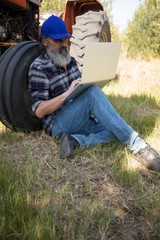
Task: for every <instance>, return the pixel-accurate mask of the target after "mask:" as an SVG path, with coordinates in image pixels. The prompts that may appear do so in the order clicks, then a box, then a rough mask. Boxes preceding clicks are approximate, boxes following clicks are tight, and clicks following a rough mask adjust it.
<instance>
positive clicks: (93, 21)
mask: <svg viewBox="0 0 160 240" xmlns="http://www.w3.org/2000/svg"><path fill="white" fill-rule="evenodd" d="M72 35H73V36H74V38H71V40H70V41H71V47H70V51H71V55H72V56H73V57H75V59H76V61H77V63H78V66H79V69H80V71H82V68H83V57H84V52H85V44H86V43H87V42H111V32H110V25H109V21H108V18H107V16H106V14H105V12H103V11H97V12H96V11H88V12H86V13H85V14H83V15H80V16H77V17H76V23H75V25H73V26H72Z"/></svg>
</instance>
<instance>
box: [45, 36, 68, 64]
mask: <svg viewBox="0 0 160 240" xmlns="http://www.w3.org/2000/svg"><path fill="white" fill-rule="evenodd" d="M46 50H47V53H48V55H49V56H50V58H51V60H52V61H53V62H54V63H55V64H56V65H58V66H60V67H64V66H66V65H67V64H69V63H70V61H71V56H70V53H69V38H64V39H60V40H55V39H52V38H48V41H47V46H46Z"/></svg>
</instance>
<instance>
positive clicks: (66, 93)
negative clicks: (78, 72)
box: [64, 78, 81, 97]
mask: <svg viewBox="0 0 160 240" xmlns="http://www.w3.org/2000/svg"><path fill="white" fill-rule="evenodd" d="M80 82H81V79H80V78H79V79H76V80H74V81H73V82H72V83H71V85H70V87H69V88H68V90H67V91H66V92H65V93H64V94H65V95H66V97H68V95H69V94H70V93H71V92H72V91H73V89H74V88H75V87H76V86H77V85H78V84H79V83H80Z"/></svg>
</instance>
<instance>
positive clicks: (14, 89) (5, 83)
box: [0, 0, 111, 132]
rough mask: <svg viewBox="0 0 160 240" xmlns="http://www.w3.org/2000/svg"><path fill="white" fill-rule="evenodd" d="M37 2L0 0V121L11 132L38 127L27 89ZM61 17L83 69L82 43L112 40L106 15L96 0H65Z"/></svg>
mask: <svg viewBox="0 0 160 240" xmlns="http://www.w3.org/2000/svg"><path fill="white" fill-rule="evenodd" d="M53 2H54V1H53ZM53 4H54V3H53ZM40 5H41V1H40V0H1V1H0V121H1V122H2V123H3V124H4V125H5V126H6V127H7V128H10V129H12V130H14V131H25V132H29V131H36V130H40V129H41V120H40V119H38V118H37V117H36V116H35V115H34V114H33V112H32V110H31V105H32V102H31V97H30V93H29V89H28V70H29V66H30V64H31V63H32V61H33V60H34V59H35V58H36V57H37V56H38V55H39V54H40V48H39V45H40V43H39V32H40V24H39V11H40ZM53 14H54V13H53ZM60 17H61V18H62V19H63V20H64V21H65V23H66V25H67V29H68V31H69V33H71V34H72V35H73V36H74V38H71V41H70V51H71V55H73V56H74V57H75V58H76V61H77V63H78V65H79V68H80V70H81V71H82V68H83V56H84V49H85V43H86V42H88V41H90V42H91V41H92V42H93V41H94V42H95V41H98V42H101V41H105V42H110V41H111V33H110V26H109V21H108V17H107V16H106V14H105V12H104V9H103V5H102V4H101V3H100V1H98V0H97V1H96V0H68V1H66V4H65V9H64V11H63V13H61V14H60Z"/></svg>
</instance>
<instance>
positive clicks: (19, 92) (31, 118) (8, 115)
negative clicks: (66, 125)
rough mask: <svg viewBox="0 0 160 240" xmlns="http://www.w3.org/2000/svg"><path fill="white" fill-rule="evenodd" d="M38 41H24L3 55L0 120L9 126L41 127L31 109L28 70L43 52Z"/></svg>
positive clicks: (0, 79) (21, 127) (0, 59)
mask: <svg viewBox="0 0 160 240" xmlns="http://www.w3.org/2000/svg"><path fill="white" fill-rule="evenodd" d="M39 53H40V52H39V43H38V42H32V41H27V42H22V43H19V44H17V45H16V46H14V47H11V48H9V49H8V50H7V51H6V52H5V53H4V54H3V55H2V56H1V58H0V73H1V74H0V120H1V122H2V123H3V124H4V125H5V126H6V127H8V128H11V129H13V130H22V131H35V130H38V129H41V121H40V120H39V119H38V118H37V117H35V115H34V114H33V112H32V110H31V104H32V102H31V97H30V93H29V88H28V70H29V66H30V64H31V63H32V61H33V60H34V59H35V58H36V57H37V56H38V55H39Z"/></svg>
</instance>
